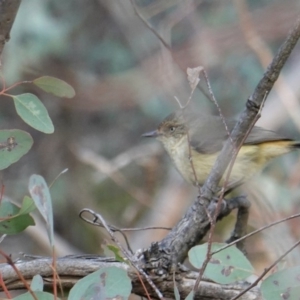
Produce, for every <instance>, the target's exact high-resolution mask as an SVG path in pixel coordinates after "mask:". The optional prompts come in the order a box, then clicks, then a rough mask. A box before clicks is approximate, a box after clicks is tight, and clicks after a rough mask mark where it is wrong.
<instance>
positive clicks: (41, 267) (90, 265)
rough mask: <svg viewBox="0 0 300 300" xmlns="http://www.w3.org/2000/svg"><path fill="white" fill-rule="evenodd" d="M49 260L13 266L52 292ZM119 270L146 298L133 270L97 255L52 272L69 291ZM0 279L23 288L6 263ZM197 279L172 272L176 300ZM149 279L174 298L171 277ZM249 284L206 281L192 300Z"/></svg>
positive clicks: (64, 262)
mask: <svg viewBox="0 0 300 300" xmlns="http://www.w3.org/2000/svg"><path fill="white" fill-rule="evenodd" d="M51 263H52V258H37V259H33V260H30V261H23V262H17V263H16V266H17V268H18V269H19V271H20V272H21V273H22V274H23V276H24V278H25V279H26V280H28V283H30V282H31V279H32V277H33V276H34V275H36V274H40V275H41V276H42V277H43V279H44V285H45V288H48V289H51V290H52V289H53V270H52V268H51ZM112 266H115V267H118V268H123V269H125V270H126V271H127V272H128V276H129V277H130V278H131V280H132V287H133V290H132V293H134V294H137V295H140V296H146V295H145V291H144V290H143V288H142V286H141V283H140V281H139V277H138V276H137V274H136V271H135V270H134V269H133V268H130V266H128V265H127V264H123V263H120V262H116V261H114V260H113V259H110V258H103V257H97V256H91V257H88V256H87V255H86V256H66V257H63V258H59V259H58V260H57V263H56V271H57V275H58V276H59V280H58V281H57V282H56V283H57V284H58V285H60V284H61V286H62V288H63V289H70V288H71V287H72V286H73V285H74V284H75V283H76V282H77V281H78V280H79V279H81V278H82V277H84V276H86V275H88V274H90V273H92V272H94V271H97V270H99V269H101V268H105V267H112ZM0 269H1V274H2V277H3V280H4V282H5V284H6V286H7V288H8V289H9V290H12V289H23V288H24V285H23V284H22V282H21V281H20V280H19V278H18V276H17V275H16V273H15V272H14V270H13V269H12V267H11V266H10V265H8V264H1V265H0ZM196 278H197V273H196V272H190V271H189V272H185V271H179V272H177V273H176V284H177V287H178V289H179V292H180V298H181V299H184V298H185V297H186V296H187V295H188V293H189V292H190V291H191V290H192V288H193V286H194V284H195V280H196ZM151 279H152V280H153V281H154V282H155V284H156V285H157V286H158V288H159V289H160V291H161V292H162V293H163V295H164V296H165V297H167V298H174V283H173V276H172V275H169V276H167V277H165V278H163V280H162V278H161V276H155V275H152V276H151ZM144 282H145V284H146V287H147V290H148V292H149V293H150V296H151V297H152V298H156V297H157V296H156V294H155V293H154V291H153V290H152V289H151V288H150V287H149V285H147V283H146V281H145V280H144ZM247 286H249V284H234V285H220V284H216V283H212V282H209V281H203V282H201V284H200V289H199V291H198V292H197V293H196V295H195V299H201V300H214V299H216V300H217V299H231V298H233V297H234V296H236V295H238V294H239V292H241V291H242V290H244V289H245V287H247ZM259 295H260V293H259V290H258V289H255V290H252V291H249V292H248V293H246V294H245V295H244V296H243V297H241V299H243V300H249V299H253V300H260V299H262V298H261V297H260V296H259Z"/></svg>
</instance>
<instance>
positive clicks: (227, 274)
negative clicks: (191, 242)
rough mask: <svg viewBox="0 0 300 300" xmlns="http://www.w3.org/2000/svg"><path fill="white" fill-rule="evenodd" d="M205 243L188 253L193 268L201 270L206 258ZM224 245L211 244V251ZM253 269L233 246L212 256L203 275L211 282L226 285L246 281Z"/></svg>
mask: <svg viewBox="0 0 300 300" xmlns="http://www.w3.org/2000/svg"><path fill="white" fill-rule="evenodd" d="M207 245H208V244H207V243H206V244H203V245H200V246H196V247H193V248H192V249H191V250H190V251H189V259H190V262H191V264H192V265H193V266H194V267H195V268H198V269H200V268H202V265H203V262H204V261H205V259H206V256H207ZM225 245H226V244H221V243H213V244H212V246H211V251H212V252H214V251H216V250H218V249H220V248H221V247H223V246H225ZM253 271H254V270H253V267H252V265H251V264H250V262H249V261H248V259H247V258H246V257H245V255H244V254H243V253H242V252H241V251H240V250H238V249H237V248H236V247H235V246H231V247H229V248H226V249H224V250H222V251H220V252H218V253H216V254H214V255H213V256H212V257H211V259H210V261H209V263H208V265H207V268H206V269H205V272H204V275H205V276H207V277H208V278H210V279H211V280H213V281H215V282H217V283H221V284H228V283H233V282H235V281H238V280H242V279H246V278H247V277H249V276H250V275H252V274H253Z"/></svg>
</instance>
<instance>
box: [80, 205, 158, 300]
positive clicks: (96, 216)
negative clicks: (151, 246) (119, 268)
mask: <svg viewBox="0 0 300 300" xmlns="http://www.w3.org/2000/svg"><path fill="white" fill-rule="evenodd" d="M84 212H88V213H90V214H91V215H92V216H93V217H94V221H95V222H97V220H98V219H99V220H100V221H101V223H102V224H103V226H104V228H105V229H106V231H107V232H108V234H109V235H110V238H111V239H112V241H113V242H115V243H116V245H117V246H118V247H119V249H120V250H121V251H122V253H123V254H124V255H125V257H126V258H127V259H128V261H129V262H130V263H131V265H132V266H133V267H134V268H135V269H136V270H137V271H138V272H139V273H140V274H142V275H143V276H144V277H145V279H146V280H147V282H148V283H149V285H150V286H151V287H152V288H153V290H154V291H155V293H156V294H157V296H158V298H159V299H161V300H163V299H164V297H163V295H162V293H161V292H160V291H159V289H158V288H157V287H156V285H155V284H154V282H153V281H152V280H151V279H150V277H149V276H148V275H147V274H146V272H145V271H144V270H142V269H141V268H139V267H138V266H137V265H136V263H135V261H136V259H135V258H133V257H132V255H131V254H129V253H128V252H127V251H126V249H124V248H123V246H122V245H121V243H120V242H119V240H118V239H117V238H116V237H115V235H114V233H113V231H112V230H111V229H110V228H109V226H107V224H106V222H105V220H104V219H103V217H102V216H101V215H100V214H97V213H95V212H94V211H93V210H91V209H87V208H85V209H83V210H81V212H80V215H82V214H83V213H84Z"/></svg>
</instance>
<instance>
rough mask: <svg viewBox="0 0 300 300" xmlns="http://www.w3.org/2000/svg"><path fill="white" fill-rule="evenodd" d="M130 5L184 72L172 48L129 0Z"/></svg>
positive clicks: (204, 93) (206, 95)
mask: <svg viewBox="0 0 300 300" xmlns="http://www.w3.org/2000/svg"><path fill="white" fill-rule="evenodd" d="M130 3H131V5H132V7H133V10H134V13H135V14H136V15H137V16H138V18H139V19H140V20H141V21H142V22H143V23H144V24H145V26H146V27H147V28H148V29H149V30H150V31H151V32H152V33H153V34H154V35H155V36H156V37H157V38H158V40H159V41H160V42H161V43H162V44H163V46H164V47H165V48H166V49H167V50H168V51H169V52H170V54H171V57H172V60H173V61H174V62H175V63H176V64H177V66H178V67H179V69H180V70H181V71H183V72H185V70H184V68H183V67H182V66H181V65H180V63H179V62H178V61H177V59H176V58H175V57H174V56H173V55H172V54H173V51H172V47H171V46H170V45H169V44H168V43H167V42H166V41H165V40H164V38H163V37H162V36H161V35H160V34H159V33H158V32H157V31H156V30H155V29H154V27H153V26H152V25H151V24H150V23H149V22H148V21H147V20H146V19H145V18H144V17H143V16H142V15H141V14H140V12H139V11H138V9H137V8H136V5H135V3H134V0H130ZM197 88H198V89H199V90H200V91H201V92H202V93H203V95H205V97H207V99H209V95H208V94H207V93H206V92H205V91H204V90H203V89H202V88H201V87H200V86H199V85H197Z"/></svg>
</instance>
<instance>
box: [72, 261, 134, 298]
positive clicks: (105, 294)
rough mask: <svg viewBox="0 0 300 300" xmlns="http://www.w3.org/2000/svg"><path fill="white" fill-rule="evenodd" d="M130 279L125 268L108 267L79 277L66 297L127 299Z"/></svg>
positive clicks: (129, 291)
mask: <svg viewBox="0 0 300 300" xmlns="http://www.w3.org/2000/svg"><path fill="white" fill-rule="evenodd" d="M131 289H132V287H131V281H130V278H129V277H128V276H127V273H126V271H125V270H123V269H121V268H117V267H109V268H103V269H101V270H98V271H96V272H94V273H92V274H90V275H88V276H86V277H84V278H82V279H80V280H79V281H78V282H77V283H76V284H75V285H74V286H73V288H72V289H71V291H70V294H69V297H68V299H70V300H87V299H112V298H114V299H120V300H121V299H123V300H125V299H128V297H129V295H130V293H131Z"/></svg>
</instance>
